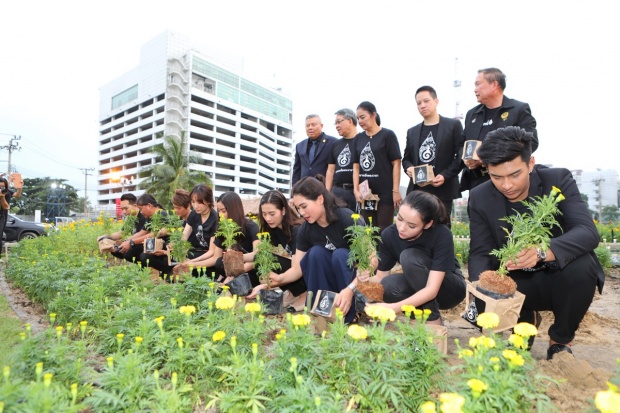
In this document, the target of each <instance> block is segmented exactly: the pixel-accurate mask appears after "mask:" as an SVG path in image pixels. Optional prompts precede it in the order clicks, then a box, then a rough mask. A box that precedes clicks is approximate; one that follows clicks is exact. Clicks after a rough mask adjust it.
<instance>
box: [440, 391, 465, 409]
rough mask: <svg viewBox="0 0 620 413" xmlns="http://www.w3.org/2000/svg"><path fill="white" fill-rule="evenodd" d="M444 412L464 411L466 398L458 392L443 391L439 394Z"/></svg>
mask: <svg viewBox="0 0 620 413" xmlns="http://www.w3.org/2000/svg"><path fill="white" fill-rule="evenodd" d="M439 401H440V402H441V406H440V409H441V411H442V413H462V412H463V410H462V409H461V408H462V407H463V405H464V404H465V398H464V397H463V396H461V395H460V394H457V393H441V394H440V395H439Z"/></svg>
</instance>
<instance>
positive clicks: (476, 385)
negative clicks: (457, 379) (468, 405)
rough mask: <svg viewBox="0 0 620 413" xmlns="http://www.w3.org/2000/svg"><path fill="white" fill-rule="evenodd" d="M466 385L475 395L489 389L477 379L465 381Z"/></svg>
mask: <svg viewBox="0 0 620 413" xmlns="http://www.w3.org/2000/svg"><path fill="white" fill-rule="evenodd" d="M467 385H468V386H469V388H470V389H472V391H474V392H475V393H482V392H483V391H485V390H486V389H488V388H489V386H487V384H486V383H485V382H483V381H482V380H478V379H470V380H467Z"/></svg>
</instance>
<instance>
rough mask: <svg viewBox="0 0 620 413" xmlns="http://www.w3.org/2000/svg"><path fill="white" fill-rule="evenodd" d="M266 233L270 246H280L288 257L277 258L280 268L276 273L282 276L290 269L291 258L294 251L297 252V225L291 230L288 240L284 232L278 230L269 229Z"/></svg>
mask: <svg viewBox="0 0 620 413" xmlns="http://www.w3.org/2000/svg"><path fill="white" fill-rule="evenodd" d="M268 231H269V235H270V239H271V244H272V245H273V246H275V247H277V246H281V247H282V248H283V249H284V251H286V252H287V253H288V254H289V255H290V257H288V258H285V257H282V256H279V255H278V256H277V258H278V262H279V263H280V266H281V268H280V270H278V273H280V274H282V273H283V272H285V271H287V270H288V269H289V268H291V263H292V256H293V255H294V254H295V251H297V233H298V232H299V225H296V226H294V227H292V228H291V236H290V238H289V237H287V236H286V234H285V233H284V231H282V230H281V229H280V228H269V229H268Z"/></svg>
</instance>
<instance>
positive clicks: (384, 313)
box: [364, 305, 396, 322]
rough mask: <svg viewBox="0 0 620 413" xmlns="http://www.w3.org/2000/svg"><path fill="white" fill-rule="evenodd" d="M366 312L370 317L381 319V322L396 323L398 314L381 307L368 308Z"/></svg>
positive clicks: (372, 306)
mask: <svg viewBox="0 0 620 413" xmlns="http://www.w3.org/2000/svg"><path fill="white" fill-rule="evenodd" d="M364 311H365V312H366V314H368V316H369V317H371V318H374V319H379V320H381V322H386V321H388V320H389V321H394V320H395V319H396V313H395V312H394V310H392V309H391V308H386V307H381V306H380V305H371V306H367V307H366V308H365V309H364Z"/></svg>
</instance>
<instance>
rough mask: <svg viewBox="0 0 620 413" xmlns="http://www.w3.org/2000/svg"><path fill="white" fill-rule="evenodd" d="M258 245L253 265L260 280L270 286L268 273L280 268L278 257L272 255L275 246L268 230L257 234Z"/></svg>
mask: <svg viewBox="0 0 620 413" xmlns="http://www.w3.org/2000/svg"><path fill="white" fill-rule="evenodd" d="M258 239H259V240H260V242H259V243H258V247H257V249H256V255H255V256H254V266H255V267H256V271H257V272H258V277H259V279H260V282H261V283H263V284H267V285H268V286H269V287H271V280H270V279H269V273H271V272H272V271H275V270H279V269H280V268H282V266H281V265H280V262H279V261H278V258H277V257H276V256H275V255H274V253H273V252H274V250H275V247H274V246H273V245H272V244H271V236H270V235H269V233H268V232H261V233H259V234H258Z"/></svg>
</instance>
